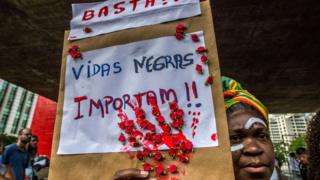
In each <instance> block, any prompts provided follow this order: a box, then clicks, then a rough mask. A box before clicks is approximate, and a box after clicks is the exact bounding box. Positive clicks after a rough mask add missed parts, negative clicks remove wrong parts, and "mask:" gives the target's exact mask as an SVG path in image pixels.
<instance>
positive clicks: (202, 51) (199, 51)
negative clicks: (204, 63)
mask: <svg viewBox="0 0 320 180" xmlns="http://www.w3.org/2000/svg"><path fill="white" fill-rule="evenodd" d="M205 52H207V50H206V48H204V47H202V46H201V47H198V49H197V53H205Z"/></svg>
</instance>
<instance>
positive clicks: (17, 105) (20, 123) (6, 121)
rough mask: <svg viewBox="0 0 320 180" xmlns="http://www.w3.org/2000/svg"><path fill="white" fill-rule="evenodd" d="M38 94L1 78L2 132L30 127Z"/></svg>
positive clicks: (10, 132) (0, 117)
mask: <svg viewBox="0 0 320 180" xmlns="http://www.w3.org/2000/svg"><path fill="white" fill-rule="evenodd" d="M37 98H38V95H37V94H35V93H33V92H30V91H28V90H26V89H24V88H21V87H18V86H16V85H15V84H11V83H9V82H7V81H4V80H1V79H0V134H8V135H16V134H17V133H18V131H19V130H20V129H21V128H25V127H30V126H31V122H32V118H33V113H34V110H35V106H36V101H37Z"/></svg>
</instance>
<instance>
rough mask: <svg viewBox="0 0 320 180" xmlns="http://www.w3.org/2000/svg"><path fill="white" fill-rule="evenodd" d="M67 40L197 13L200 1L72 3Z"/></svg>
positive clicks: (117, 0) (115, 0)
mask: <svg viewBox="0 0 320 180" xmlns="http://www.w3.org/2000/svg"><path fill="white" fill-rule="evenodd" d="M72 14H73V18H72V20H71V23H70V26H71V27H70V28H71V31H70V35H69V38H68V39H69V40H76V39H83V38H87V37H93V36H96V35H100V34H105V33H110V32H114V31H119V30H123V29H128V28H135V27H141V26H146V25H154V24H160V23H163V22H169V21H174V20H178V19H182V18H188V17H193V16H196V15H200V14H201V11H200V2H199V0H112V1H104V2H95V3H81V4H72Z"/></svg>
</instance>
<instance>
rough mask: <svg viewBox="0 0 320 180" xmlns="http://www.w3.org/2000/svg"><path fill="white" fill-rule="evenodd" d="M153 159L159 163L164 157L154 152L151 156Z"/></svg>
mask: <svg viewBox="0 0 320 180" xmlns="http://www.w3.org/2000/svg"><path fill="white" fill-rule="evenodd" d="M153 157H154V158H155V159H156V160H158V161H161V160H163V158H164V156H163V155H162V154H161V153H160V152H155V153H154V154H153Z"/></svg>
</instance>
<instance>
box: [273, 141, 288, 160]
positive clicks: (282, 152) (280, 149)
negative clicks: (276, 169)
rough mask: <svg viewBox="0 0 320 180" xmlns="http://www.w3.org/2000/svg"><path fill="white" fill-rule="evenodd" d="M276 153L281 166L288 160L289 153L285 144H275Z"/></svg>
mask: <svg viewBox="0 0 320 180" xmlns="http://www.w3.org/2000/svg"><path fill="white" fill-rule="evenodd" d="M274 152H275V156H276V159H277V160H278V163H279V165H280V166H281V165H282V164H283V163H284V162H285V161H286V160H287V154H288V151H287V150H286V148H285V144H284V143H278V144H274Z"/></svg>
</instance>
